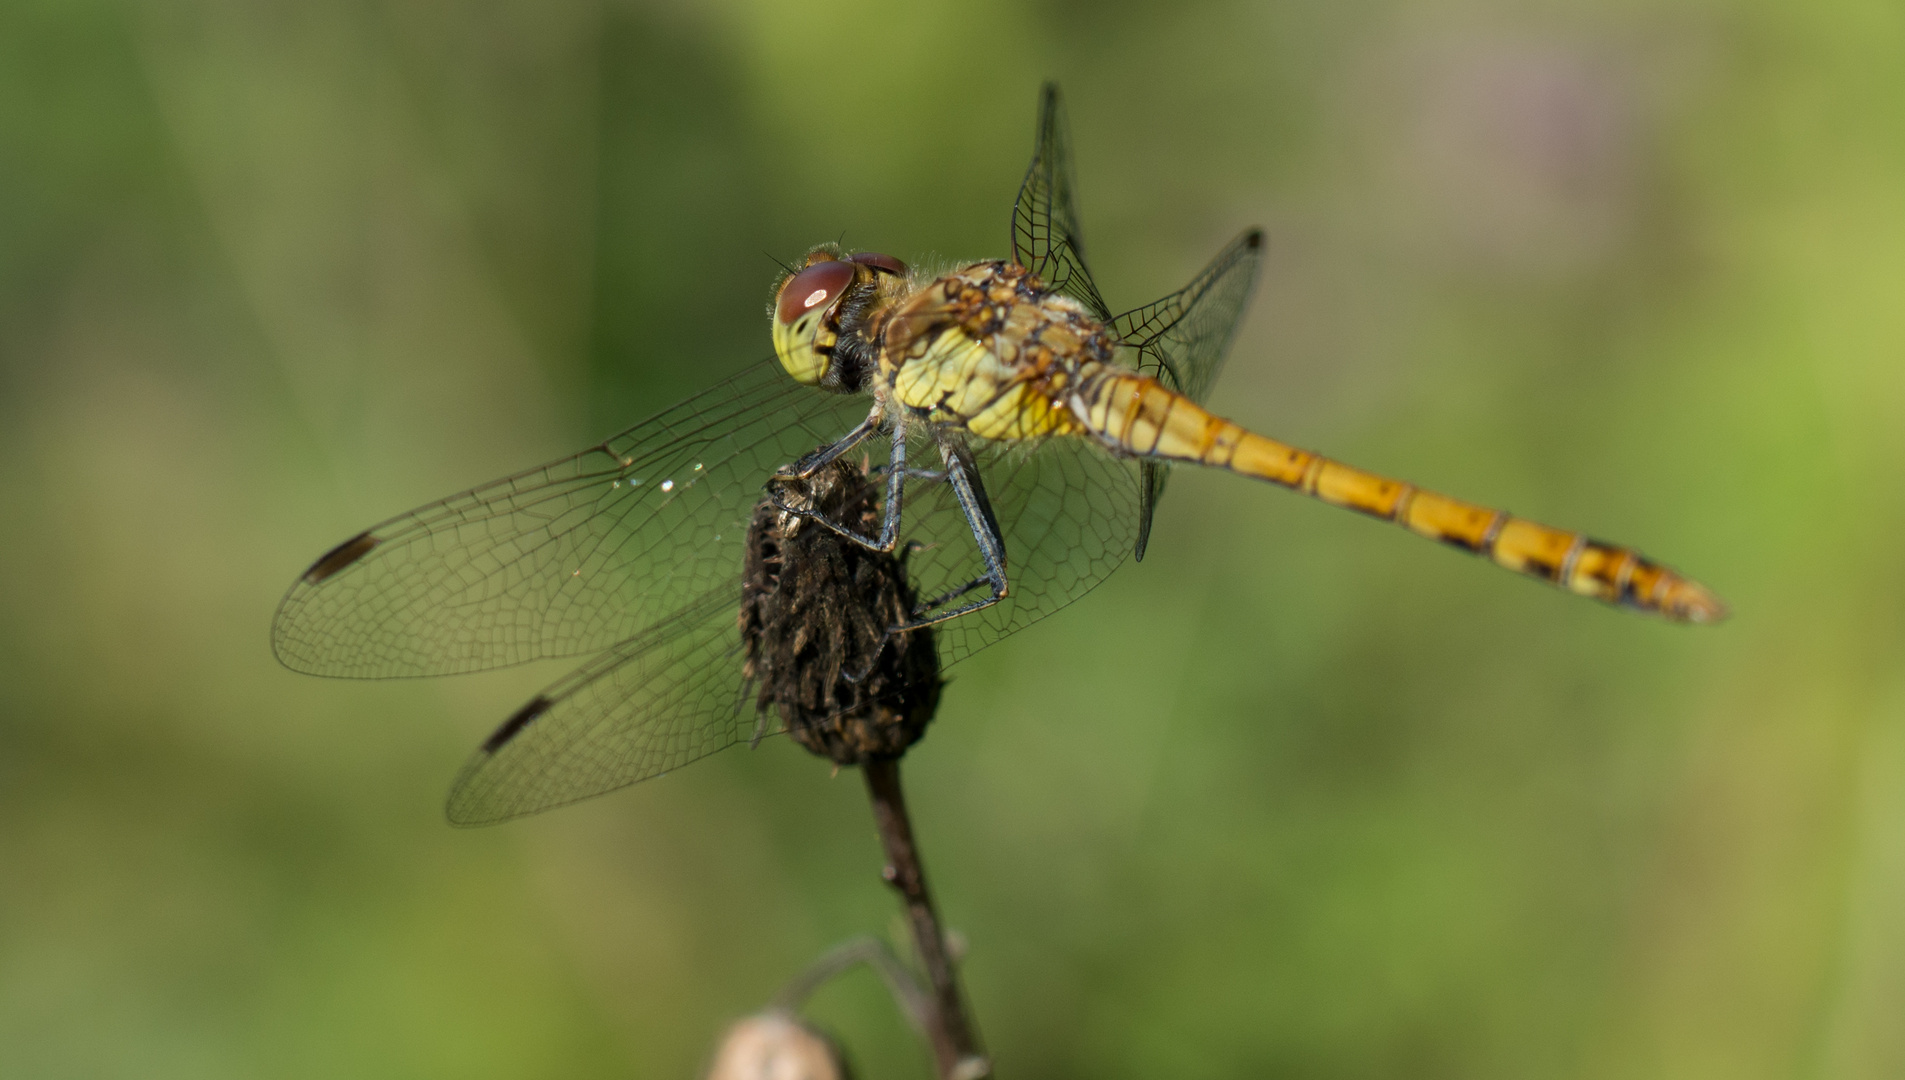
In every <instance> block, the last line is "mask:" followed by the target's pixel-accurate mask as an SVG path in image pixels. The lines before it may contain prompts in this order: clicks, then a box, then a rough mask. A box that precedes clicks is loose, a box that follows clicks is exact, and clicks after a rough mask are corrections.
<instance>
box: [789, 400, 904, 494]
mask: <svg viewBox="0 0 1905 1080" xmlns="http://www.w3.org/2000/svg"><path fill="white" fill-rule="evenodd" d="M879 426H880V408H879V407H878V406H875V407H874V408H873V411H871V412H869V413H867V418H866V419H865V420H862V421H860V423H859V426H857V427H855V428H854V429H853V430H852V431H849V432H847V433H846V434H845V435H843V436H841V438H840V439H839V440H838V441H836V442H835V443H834V444H833V445H831V446H823V447H821V448H820V449H818V450H815V451H814V452H813V453H811V454H808V455H807V456H806V457H804V458H801V459H800V460H799V461H796V462H794V463H793V464H792V465H783V466H781V467H780V468H778V469H776V470H774V475H775V476H776V477H777V478H781V479H789V480H811V479H813V476H814V474H815V473H817V472H819V471H820V470H822V469H824V468H826V467H827V466H829V465H831V464H833V461H834V459H835V458H837V457H839V456H840V455H841V454H844V453H846V452H847V451H849V450H851V449H853V448H854V447H856V446H858V445H860V444H861V443H863V442H865V441H866V438H867V436H868V435H871V434H873V432H874V431H875V430H876V429H877V428H878V427H879Z"/></svg>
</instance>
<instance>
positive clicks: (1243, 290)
mask: <svg viewBox="0 0 1905 1080" xmlns="http://www.w3.org/2000/svg"><path fill="white" fill-rule="evenodd" d="M1262 264H1263V231H1262V230H1261V229H1250V230H1249V231H1247V232H1245V233H1244V234H1243V235H1242V236H1239V237H1238V238H1237V239H1235V240H1232V241H1231V242H1230V244H1229V245H1228V246H1227V247H1225V248H1224V250H1222V251H1220V252H1218V253H1217V257H1216V258H1215V259H1212V260H1211V261H1210V265H1208V266H1206V267H1204V269H1203V270H1202V271H1200V272H1199V273H1198V275H1197V276H1196V277H1194V278H1192V279H1191V283H1190V284H1189V285H1186V286H1184V287H1183V288H1181V289H1179V290H1177V291H1176V292H1174V293H1172V294H1170V295H1169V296H1166V297H1164V298H1163V299H1160V300H1154V301H1152V302H1151V303H1149V304H1146V305H1144V306H1143V307H1141V308H1136V309H1134V310H1131V311H1127V312H1125V313H1124V314H1123V315H1120V316H1118V317H1117V318H1115V319H1113V320H1111V328H1112V332H1113V333H1114V334H1116V335H1117V337H1118V339H1119V341H1120V342H1122V343H1123V344H1124V345H1125V346H1126V347H1127V348H1130V349H1131V350H1132V351H1133V352H1134V353H1135V354H1136V357H1135V360H1136V363H1137V366H1138V370H1140V371H1142V372H1145V373H1146V374H1148V375H1154V376H1156V377H1157V379H1158V380H1159V381H1160V382H1162V383H1163V384H1164V385H1165V386H1168V387H1170V388H1171V389H1173V390H1175V391H1177V392H1178V393H1180V394H1183V395H1184V396H1185V397H1188V398H1190V399H1191V400H1192V401H1195V402H1197V403H1199V404H1202V403H1203V402H1204V399H1205V398H1206V397H1208V396H1209V394H1210V388H1211V384H1212V383H1214V382H1216V381H1217V373H1218V371H1219V370H1221V369H1222V368H1223V366H1224V357H1225V354H1227V353H1228V352H1229V351H1230V340H1231V338H1232V337H1234V336H1235V335H1236V331H1237V320H1238V319H1239V317H1241V316H1242V315H1243V310H1244V305H1245V304H1247V303H1248V302H1249V300H1250V294H1251V292H1252V291H1253V290H1254V289H1255V288H1256V285H1257V273H1258V270H1259V269H1260V268H1261V266H1262ZM1169 477H1170V466H1168V465H1166V464H1164V463H1163V462H1159V461H1146V462H1145V463H1144V467H1143V478H1142V488H1143V506H1142V508H1141V510H1140V512H1139V526H1138V537H1137V542H1136V554H1137V557H1138V558H1140V559H1142V558H1144V548H1145V545H1146V543H1147V542H1149V540H1150V537H1151V514H1152V512H1153V511H1154V510H1155V509H1156V507H1157V503H1158V500H1159V499H1160V498H1162V497H1163V495H1164V482H1165V481H1166V480H1167V479H1169Z"/></svg>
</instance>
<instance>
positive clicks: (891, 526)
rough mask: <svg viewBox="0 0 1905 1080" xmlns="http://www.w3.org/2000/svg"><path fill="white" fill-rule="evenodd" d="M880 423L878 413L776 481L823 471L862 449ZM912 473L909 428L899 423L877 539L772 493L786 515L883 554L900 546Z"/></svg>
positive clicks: (778, 507)
mask: <svg viewBox="0 0 1905 1080" xmlns="http://www.w3.org/2000/svg"><path fill="white" fill-rule="evenodd" d="M878 419H879V413H878V412H877V411H876V412H874V413H873V414H872V415H870V416H868V417H867V419H866V421H865V422H864V423H862V424H861V425H860V426H859V427H858V428H855V429H854V430H853V432H852V433H850V434H848V435H847V437H846V438H844V439H841V440H840V441H839V442H837V443H835V444H834V445H832V446H829V447H827V448H826V449H824V450H819V451H816V452H815V453H812V454H809V455H808V456H807V457H805V458H802V459H801V461H800V462H799V463H798V464H796V465H794V466H793V468H792V470H791V471H788V472H783V473H776V474H775V476H776V478H777V479H786V480H793V479H801V478H804V477H808V476H812V475H813V474H814V473H816V472H818V471H819V470H820V469H821V468H823V467H824V466H826V465H827V464H828V463H829V462H831V461H833V460H834V459H835V458H838V457H839V456H840V455H841V454H844V453H846V452H847V451H848V450H851V449H853V448H854V447H855V446H857V445H859V444H860V443H861V442H862V441H864V440H865V439H866V437H867V435H868V434H869V433H870V432H871V431H872V430H873V427H874V425H875V424H877V422H878ZM816 459H818V460H819V464H817V465H816V464H812V462H814V461H815V460H816ZM802 469H805V470H807V471H805V472H801V471H799V470H802ZM912 471H913V470H911V469H908V468H907V467H906V427H905V425H903V424H897V423H896V424H894V425H893V450H892V455H891V457H890V459H889V463H888V465H887V467H886V470H885V472H886V507H885V515H884V520H882V521H881V522H880V535H879V536H877V537H868V536H862V535H861V534H859V533H858V532H855V531H854V530H853V529H851V528H849V527H847V526H846V525H842V524H841V523H839V522H837V521H835V520H833V519H832V518H830V517H828V516H827V515H825V514H823V513H821V512H819V511H818V510H815V509H813V508H812V507H801V506H794V505H791V504H789V503H788V502H786V501H785V500H783V499H782V498H781V496H780V492H778V491H776V492H773V493H772V498H773V500H774V507H775V508H776V509H778V510H780V511H782V512H784V513H789V514H798V515H800V516H801V517H803V518H806V519H807V520H809V521H812V522H814V523H815V524H817V525H822V526H825V527H826V528H828V529H832V530H833V531H834V532H836V533H839V534H840V535H841V536H844V537H846V538H847V539H848V540H851V541H853V542H854V543H856V544H859V545H860V546H861V547H863V548H868V549H870V550H873V551H881V552H887V551H892V550H893V547H894V545H895V544H897V543H898V542H899V536H900V501H901V499H902V498H903V497H904V496H905V494H906V477H907V475H908V474H909V473H911V472H912Z"/></svg>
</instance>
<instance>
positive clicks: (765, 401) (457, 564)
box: [272, 360, 868, 678]
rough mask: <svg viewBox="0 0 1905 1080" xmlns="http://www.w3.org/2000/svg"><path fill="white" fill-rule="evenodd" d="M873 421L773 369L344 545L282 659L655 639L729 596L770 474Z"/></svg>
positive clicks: (453, 669)
mask: <svg viewBox="0 0 1905 1080" xmlns="http://www.w3.org/2000/svg"><path fill="white" fill-rule="evenodd" d="M867 408H868V403H867V401H866V399H864V398H859V397H843V396H840V395H836V394H831V393H827V392H825V391H821V390H815V389H813V388H811V387H804V386H801V385H799V384H797V383H795V382H793V381H792V380H791V379H789V378H787V376H786V374H785V373H784V372H783V371H782V370H781V369H780V366H779V365H778V364H777V363H775V362H773V361H771V360H770V361H765V362H763V363H761V364H757V365H755V366H753V367H751V368H749V369H748V370H746V371H744V372H742V373H741V374H739V375H737V376H735V377H733V378H731V379H729V380H727V381H726V382H723V383H721V384H719V385H717V386H715V387H713V388H711V389H709V390H707V391H704V392H702V393H701V394H698V395H696V396H694V397H691V398H689V399H688V400H686V401H684V402H682V403H680V404H679V405H676V406H674V407H673V408H670V409H668V410H666V411H664V412H662V413H660V414H658V415H656V416H654V417H652V418H650V419H649V420H647V421H645V422H643V423H641V424H637V425H636V426H635V427H632V428H630V429H629V430H627V431H625V432H623V433H622V434H620V435H617V436H615V437H614V438H611V439H608V440H607V441H605V442H603V443H602V444H601V445H599V446H595V447H591V448H590V449H588V450H585V451H583V452H582V453H579V454H576V455H574V456H573V457H568V458H563V459H562V460H560V461H555V462H551V463H550V464H548V465H545V466H543V467H541V468H538V469H531V470H529V471H528V472H524V473H519V474H517V475H515V476H511V477H506V478H504V479H501V480H497V481H494V482H491V483H488V484H484V485H483V486H481V487H478V488H473V489H471V490H469V491H466V492H463V493H462V494H460V495H453V496H451V497H449V498H447V499H444V500H442V501H441V502H435V503H431V504H429V505H427V506H423V507H420V508H418V509H416V510H413V511H411V512H410V513H407V514H403V515H400V516H398V517H395V518H392V519H390V520H389V521H386V522H383V523H381V524H379V525H376V526H373V527H372V528H370V529H369V530H367V531H366V532H364V533H360V534H359V535H358V536H355V537H353V538H351V539H350V540H347V541H345V542H344V543H343V544H340V545H338V547H336V548H334V549H332V551H330V552H329V553H327V554H326V555H324V556H323V557H322V558H320V559H318V561H317V562H316V563H314V564H312V566H311V568H310V569H309V570H307V571H306V572H305V574H304V575H303V576H302V577H300V578H299V579H298V581H297V582H296V583H295V584H294V585H292V587H291V590H290V592H289V593H287V594H286V595H285V598H284V601H283V602H282V603H281V604H280V605H279V607H278V613H277V617H276V619H275V620H274V621H273V624H272V647H273V649H274V651H275V652H276V653H277V655H278V658H279V659H280V660H281V661H283V662H284V664H285V665H286V666H287V667H290V668H293V669H295V670H297V671H304V672H309V673H312V674H318V675H333V676H344V677H351V678H387V677H394V676H416V675H442V674H451V673H457V672H468V671H481V670H485V669H489V668H497V667H504V666H508V665H512V664H520V663H524V662H527V661H531V660H539V659H544V658H548V657H560V656H576V655H581V654H584V653H589V652H594V651H597V650H601V649H607V648H610V647H612V646H619V645H622V644H625V643H627V642H630V641H634V640H639V639H641V635H642V634H643V633H644V631H646V630H648V629H649V628H651V627H653V626H655V625H656V624H657V623H658V621H660V620H663V619H667V618H670V617H671V616H674V615H675V614H676V613H677V612H680V611H682V610H684V609H686V608H688V607H690V605H692V604H693V603H694V602H695V601H696V600H698V599H699V598H701V597H702V596H704V595H707V594H709V593H710V592H711V591H713V592H723V591H724V590H726V589H727V588H728V586H729V585H730V584H731V583H732V582H733V580H734V579H735V575H737V574H738V573H739V569H740V566H741V552H742V544H743V541H744V539H745V533H746V530H747V522H748V515H749V513H750V512H751V510H752V508H753V506H754V502H755V499H756V498H757V497H758V496H759V494H760V491H761V485H762V484H763V483H764V482H765V481H766V478H767V476H768V474H769V473H771V472H772V471H773V470H774V469H775V468H777V467H779V466H780V465H783V464H786V463H788V462H791V461H793V460H794V459H796V458H798V457H799V456H800V455H801V454H803V453H806V452H807V451H809V450H812V449H813V448H814V447H815V446H816V445H820V444H825V443H829V442H832V441H833V440H835V439H837V438H839V437H840V436H842V435H844V434H845V433H846V432H848V431H849V430H851V429H852V427H853V426H854V424H856V423H857V422H859V420H860V419H862V418H863V417H864V416H865V413H866V409H867ZM737 596H738V594H737Z"/></svg>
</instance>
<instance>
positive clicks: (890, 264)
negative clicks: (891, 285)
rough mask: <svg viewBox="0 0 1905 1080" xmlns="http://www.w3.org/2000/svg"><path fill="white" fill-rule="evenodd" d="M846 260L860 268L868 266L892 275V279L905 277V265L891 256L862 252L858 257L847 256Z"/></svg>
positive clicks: (874, 252)
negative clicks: (858, 265) (855, 263)
mask: <svg viewBox="0 0 1905 1080" xmlns="http://www.w3.org/2000/svg"><path fill="white" fill-rule="evenodd" d="M847 258H848V259H850V260H851V261H853V262H857V263H859V264H860V265H861V266H870V267H872V268H873V269H875V270H881V271H884V272H886V273H888V274H892V275H893V276H894V277H905V276H906V264H905V263H903V262H901V261H899V260H898V259H895V258H894V257H893V256H891V255H882V254H880V253H879V252H877V251H862V252H860V253H859V254H858V255H849V256H847Z"/></svg>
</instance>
